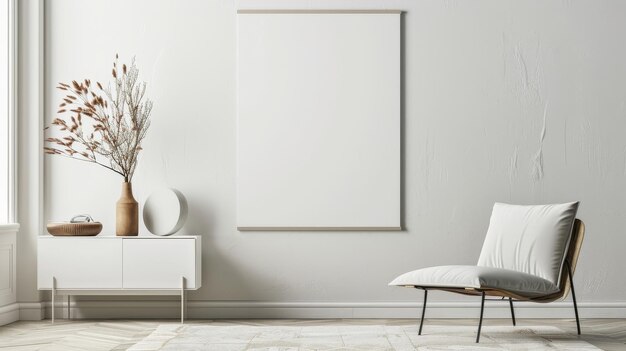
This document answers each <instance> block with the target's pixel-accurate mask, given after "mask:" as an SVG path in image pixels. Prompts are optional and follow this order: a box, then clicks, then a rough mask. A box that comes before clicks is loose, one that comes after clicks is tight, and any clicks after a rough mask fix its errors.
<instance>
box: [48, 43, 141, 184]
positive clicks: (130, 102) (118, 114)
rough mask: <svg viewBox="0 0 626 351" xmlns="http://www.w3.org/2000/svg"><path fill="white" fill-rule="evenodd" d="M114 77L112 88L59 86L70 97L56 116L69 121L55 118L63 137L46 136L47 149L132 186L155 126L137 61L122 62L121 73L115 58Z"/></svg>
mask: <svg viewBox="0 0 626 351" xmlns="http://www.w3.org/2000/svg"><path fill="white" fill-rule="evenodd" d="M111 75H112V76H113V84H112V85H111V84H109V85H108V86H107V88H104V87H103V86H102V84H101V83H100V82H96V84H95V86H94V85H92V84H91V81H90V80H89V79H85V80H84V81H82V82H78V81H72V82H71V84H67V83H59V86H58V87H57V88H58V89H60V90H63V91H65V92H67V95H66V96H64V97H63V98H62V102H61V104H59V110H58V111H57V113H58V114H60V115H64V116H65V118H62V117H58V118H55V119H54V121H52V126H53V127H56V128H57V129H58V130H59V131H60V132H62V134H64V136H63V137H62V138H52V137H51V138H47V139H46V142H47V143H48V145H50V146H46V147H44V150H45V152H46V153H47V154H50V155H59V156H64V157H68V158H73V159H76V160H80V161H85V162H91V163H95V164H98V165H100V166H102V167H105V168H107V169H109V170H112V171H114V172H116V173H118V174H120V175H121V176H123V177H124V181H125V182H131V181H132V179H133V175H134V173H135V169H136V167H137V161H138V156H139V152H140V151H141V150H142V148H141V142H142V141H143V139H144V138H145V137H146V134H147V131H148V128H149V127H150V113H151V112H152V101H150V100H149V99H147V98H144V97H145V92H146V83H145V82H143V83H138V78H139V69H138V68H137V66H136V65H135V59H134V58H133V60H132V62H131V65H130V67H128V66H126V65H125V64H123V65H122V70H121V72H120V71H119V70H118V56H117V55H115V61H114V62H113V69H112V71H111ZM112 87H113V88H112ZM68 116H69V118H67V117H68ZM85 122H87V123H85ZM46 129H48V128H46ZM105 160H106V163H105Z"/></svg>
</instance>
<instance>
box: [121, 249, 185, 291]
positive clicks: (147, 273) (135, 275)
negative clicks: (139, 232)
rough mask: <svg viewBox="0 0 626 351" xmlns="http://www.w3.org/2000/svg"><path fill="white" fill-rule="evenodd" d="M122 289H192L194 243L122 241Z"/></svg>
mask: <svg viewBox="0 0 626 351" xmlns="http://www.w3.org/2000/svg"><path fill="white" fill-rule="evenodd" d="M123 242H124V244H123V247H124V250H123V251H124V254H123V256H124V283H123V285H124V289H179V288H180V287H181V278H182V277H185V281H186V283H185V288H188V289H195V288H196V286H195V282H196V276H195V263H196V257H195V256H196V247H195V245H196V240H195V239H192V238H182V239H174V238H168V239H162V240H159V239H146V240H141V239H124V240H123Z"/></svg>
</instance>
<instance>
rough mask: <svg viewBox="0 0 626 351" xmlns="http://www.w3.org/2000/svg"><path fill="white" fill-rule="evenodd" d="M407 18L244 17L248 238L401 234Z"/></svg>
mask: <svg viewBox="0 0 626 351" xmlns="http://www.w3.org/2000/svg"><path fill="white" fill-rule="evenodd" d="M400 15H401V13H400V11H289V10H284V11H275V10H240V11H238V16H237V17H238V47H237V49H238V52H237V60H238V62H237V66H238V72H237V74H238V83H237V108H238V111H237V112H238V121H237V227H238V229H239V230H399V229H400V226H401V224H400V216H401V214H400V191H401V190H400V157H401V156H400V89H401V87H400V84H401V83H400V45H401V44H400V20H401V18H400Z"/></svg>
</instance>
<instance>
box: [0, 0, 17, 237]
mask: <svg viewBox="0 0 626 351" xmlns="http://www.w3.org/2000/svg"><path fill="white" fill-rule="evenodd" d="M0 6H5V4H2V5H0ZM6 6H7V17H8V18H7V19H8V21H7V41H6V44H7V67H2V68H0V69H6V70H7V96H6V99H7V111H6V112H7V120H6V128H7V130H6V136H7V140H6V143H7V184H6V186H7V194H6V195H7V196H6V198H5V199H0V201H3V202H5V204H6V209H7V213H2V214H1V215H0V225H1V224H11V223H15V221H16V219H17V190H16V188H17V174H16V172H17V117H16V115H17V30H16V28H17V1H16V0H6ZM1 98H3V99H4V98H5V96H3V97H1ZM3 127H5V126H3ZM2 186H4V184H3V185H2ZM5 216H6V222H5V220H4V217H5Z"/></svg>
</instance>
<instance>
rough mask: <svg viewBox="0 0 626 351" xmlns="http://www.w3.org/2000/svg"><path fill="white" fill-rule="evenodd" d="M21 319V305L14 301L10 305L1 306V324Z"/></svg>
mask: <svg viewBox="0 0 626 351" xmlns="http://www.w3.org/2000/svg"><path fill="white" fill-rule="evenodd" d="M19 319H20V305H19V304H18V303H12V304H10V305H6V306H2V307H0V325H6V324H9V323H13V322H15V321H18V320H19Z"/></svg>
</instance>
